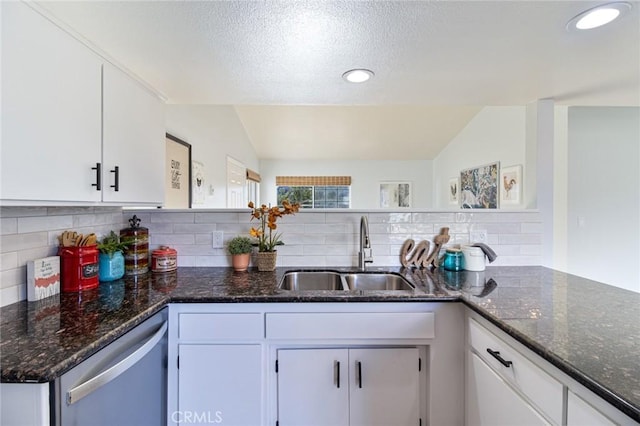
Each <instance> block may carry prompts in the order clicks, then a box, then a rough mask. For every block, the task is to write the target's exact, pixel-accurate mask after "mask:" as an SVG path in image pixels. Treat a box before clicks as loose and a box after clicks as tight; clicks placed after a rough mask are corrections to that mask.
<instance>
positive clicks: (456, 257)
mask: <svg viewBox="0 0 640 426" xmlns="http://www.w3.org/2000/svg"><path fill="white" fill-rule="evenodd" d="M442 267H443V268H444V269H445V270H447V271H461V270H463V269H464V256H463V254H462V251H461V250H460V249H457V248H448V249H447V250H446V251H445V253H444V259H443V261H442Z"/></svg>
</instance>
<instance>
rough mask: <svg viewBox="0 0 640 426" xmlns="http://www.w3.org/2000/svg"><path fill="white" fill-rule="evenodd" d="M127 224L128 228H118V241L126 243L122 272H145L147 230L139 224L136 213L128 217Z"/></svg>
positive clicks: (147, 267)
mask: <svg viewBox="0 0 640 426" xmlns="http://www.w3.org/2000/svg"><path fill="white" fill-rule="evenodd" d="M129 225H131V226H130V227H129V228H125V229H121V230H120V241H123V242H125V243H126V244H127V249H126V250H125V252H124V274H125V275H128V276H131V275H141V274H145V273H147V272H149V230H148V229H147V228H145V227H142V226H140V219H138V217H137V216H136V215H134V216H133V217H132V218H131V219H129Z"/></svg>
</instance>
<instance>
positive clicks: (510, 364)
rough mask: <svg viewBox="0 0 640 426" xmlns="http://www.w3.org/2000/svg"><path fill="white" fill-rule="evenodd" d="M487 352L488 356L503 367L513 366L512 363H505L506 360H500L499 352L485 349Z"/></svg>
mask: <svg viewBox="0 0 640 426" xmlns="http://www.w3.org/2000/svg"><path fill="white" fill-rule="evenodd" d="M487 352H489V354H490V355H491V356H492V357H494V358H495V359H497V360H498V361H500V364H502V365H504V366H505V367H511V366H512V365H513V362H511V361H507V360H506V359H504V358H502V357H501V356H500V352H499V351H492V350H491V349H489V348H487Z"/></svg>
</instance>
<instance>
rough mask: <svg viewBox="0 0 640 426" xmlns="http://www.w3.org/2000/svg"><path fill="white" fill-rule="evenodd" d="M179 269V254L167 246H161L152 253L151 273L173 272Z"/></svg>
mask: <svg viewBox="0 0 640 426" xmlns="http://www.w3.org/2000/svg"><path fill="white" fill-rule="evenodd" d="M176 269H178V252H177V251H176V250H175V249H172V248H171V247H167V246H161V247H160V248H159V249H156V250H154V251H152V252H151V271H153V272H171V271H175V270H176Z"/></svg>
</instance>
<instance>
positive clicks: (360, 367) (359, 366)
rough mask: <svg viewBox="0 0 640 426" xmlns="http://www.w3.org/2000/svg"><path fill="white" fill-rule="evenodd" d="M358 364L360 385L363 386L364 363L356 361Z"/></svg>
mask: <svg viewBox="0 0 640 426" xmlns="http://www.w3.org/2000/svg"><path fill="white" fill-rule="evenodd" d="M356 364H357V365H358V387H359V388H362V363H361V362H360V361H356Z"/></svg>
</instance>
